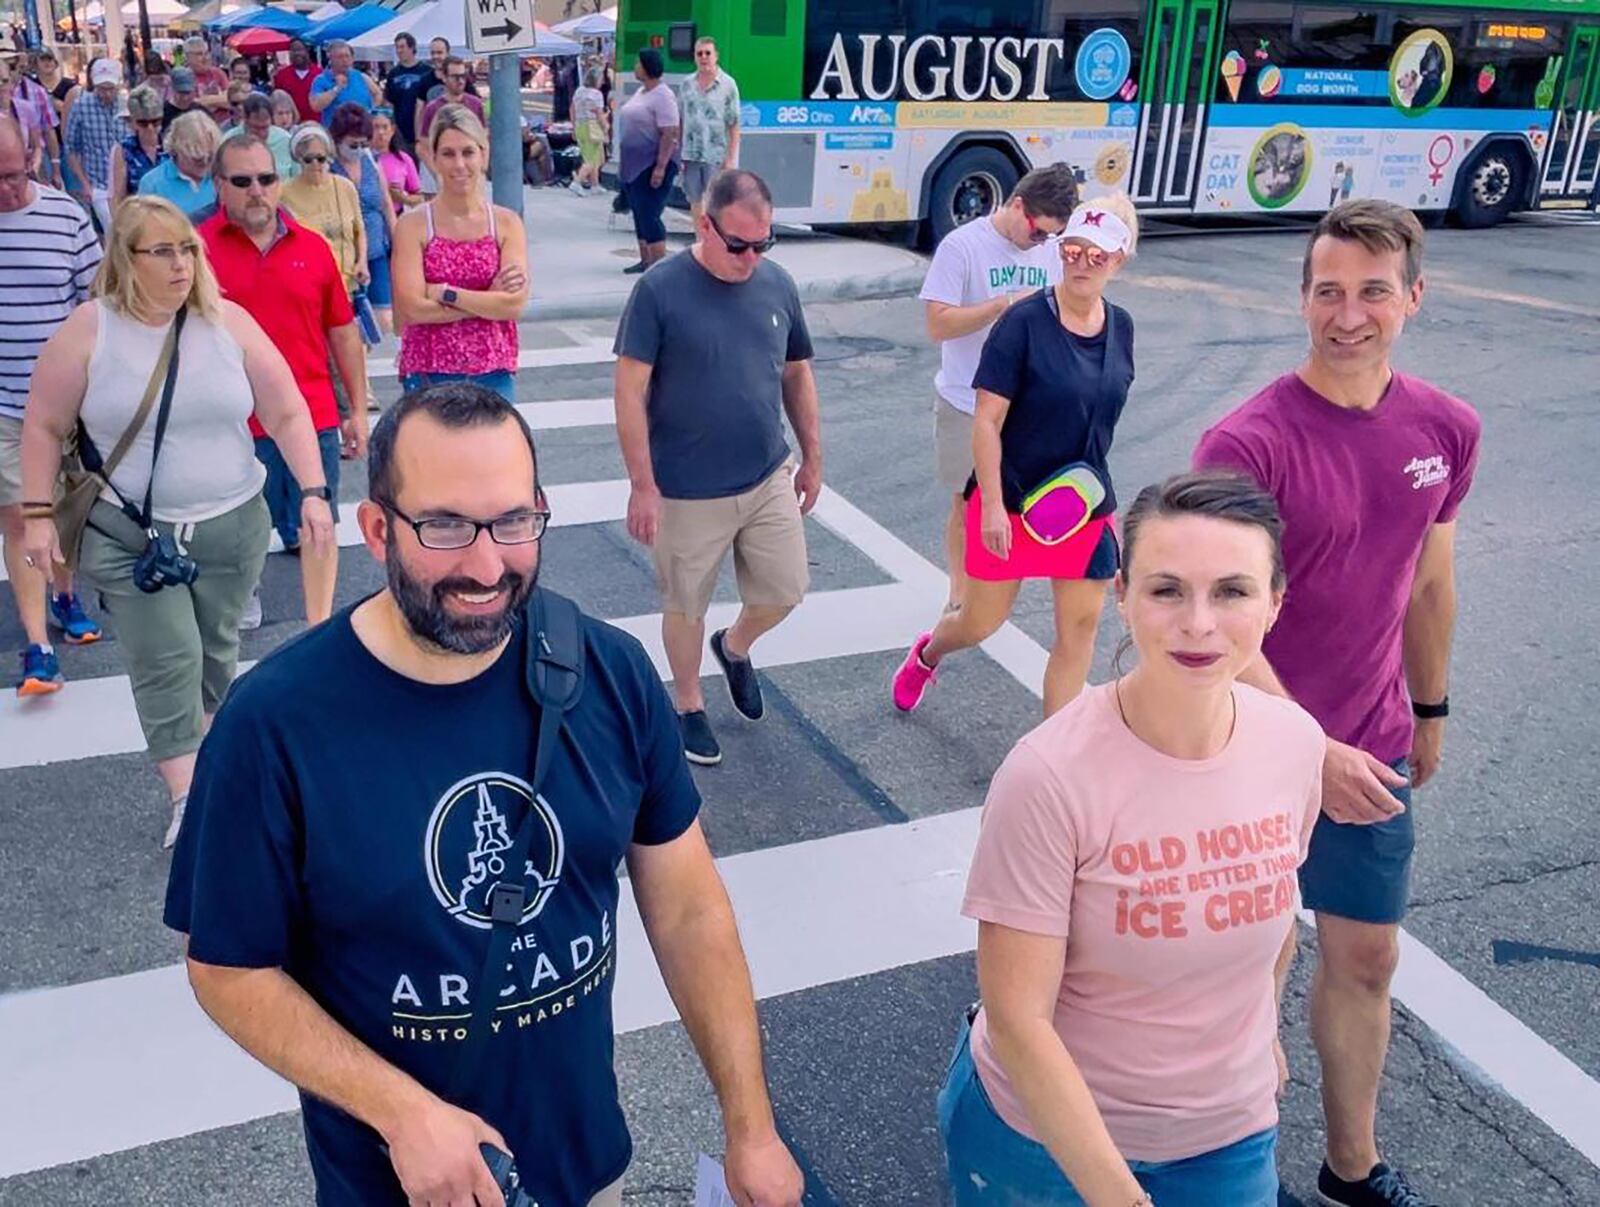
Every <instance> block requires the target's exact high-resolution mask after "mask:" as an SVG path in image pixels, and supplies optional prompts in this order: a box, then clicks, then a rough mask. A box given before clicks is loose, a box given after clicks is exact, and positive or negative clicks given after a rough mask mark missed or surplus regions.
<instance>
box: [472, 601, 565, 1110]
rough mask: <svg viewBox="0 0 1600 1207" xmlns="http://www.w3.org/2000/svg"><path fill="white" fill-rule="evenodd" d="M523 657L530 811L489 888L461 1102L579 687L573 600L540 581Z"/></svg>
mask: <svg viewBox="0 0 1600 1207" xmlns="http://www.w3.org/2000/svg"><path fill="white" fill-rule="evenodd" d="M527 632H528V645H527V662H526V666H525V668H524V676H525V680H526V683H527V687H528V692H529V694H530V695H531V696H532V697H533V699H534V702H535V703H536V704H538V705H539V737H538V741H537V743H536V744H535V746H534V754H533V774H532V775H531V776H530V777H529V784H528V788H529V792H530V794H531V799H530V800H529V801H528V808H527V811H526V812H525V813H524V814H523V816H522V822H521V823H520V824H519V825H518V826H517V832H516V835H515V836H514V837H513V838H512V840H511V846H510V849H509V850H507V852H506V854H505V868H506V874H507V875H508V876H510V877H512V878H513V879H511V880H509V881H507V880H501V881H498V882H497V883H496V884H495V885H494V886H493V887H492V888H490V890H489V916H490V918H491V920H492V923H493V928H494V929H493V933H492V934H491V935H490V936H489V950H488V953H487V954H486V955H485V956H484V960H483V971H482V972H481V973H480V974H479V976H478V980H477V983H476V985H475V987H474V989H473V993H472V1017H471V1020H470V1021H469V1022H468V1024H467V1038H466V1039H465V1040H463V1041H462V1044H461V1050H460V1054H459V1055H458V1056H457V1057H456V1063H455V1068H454V1069H453V1070H452V1071H451V1076H450V1088H449V1093H448V1094H447V1095H446V1098H447V1099H448V1100H449V1101H451V1102H455V1103H457V1104H459V1103H460V1102H461V1101H462V1099H463V1096H464V1095H465V1093H466V1091H467V1090H468V1089H469V1088H470V1087H471V1086H472V1082H473V1078H474V1076H475V1075H476V1073H477V1070H478V1065H479V1064H480V1063H481V1062H482V1060H483V1053H484V1045H485V1044H486V1043H487V1042H488V1039H489V1036H490V1034H492V1032H493V1025H492V1024H493V1017H494V1012H495V1005H496V1003H497V1002H498V1001H499V999H500V997H501V987H502V985H503V983H504V980H505V970H506V966H507V965H506V960H507V957H508V956H510V954H511V942H512V940H513V939H515V938H516V935H517V931H518V929H519V928H520V927H521V925H522V921H523V918H522V915H523V911H524V910H525V909H527V905H528V885H527V873H526V868H527V862H528V851H529V848H530V847H531V846H532V845H533V833H534V828H535V825H536V823H537V821H538V815H539V808H538V803H537V802H538V797H539V788H540V786H541V785H542V784H543V783H544V778H545V775H546V774H547V773H548V772H549V770H550V762H551V760H552V759H553V758H554V757H555V750H556V741H557V739H558V737H559V736H560V733H561V727H562V723H563V721H564V720H565V718H566V714H567V713H568V712H570V711H571V710H572V708H573V707H574V706H575V705H576V704H577V702H578V697H579V695H580V694H581V693H582V691H583V634H582V632H581V630H580V627H579V613H578V606H577V604H575V603H573V602H572V601H571V600H570V599H568V598H566V597H565V596H564V595H557V594H556V593H555V592H553V591H546V590H544V589H543V588H540V589H538V590H535V591H534V593H533V597H532V598H531V599H530V600H529V601H528V606H527Z"/></svg>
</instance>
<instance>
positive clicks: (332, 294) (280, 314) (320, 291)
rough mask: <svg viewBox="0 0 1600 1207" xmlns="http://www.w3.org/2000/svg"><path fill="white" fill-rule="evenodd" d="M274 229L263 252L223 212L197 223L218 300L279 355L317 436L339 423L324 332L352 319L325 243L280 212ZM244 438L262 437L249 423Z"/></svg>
mask: <svg viewBox="0 0 1600 1207" xmlns="http://www.w3.org/2000/svg"><path fill="white" fill-rule="evenodd" d="M278 232H279V233H278V237H277V239H275V240H274V241H273V243H272V245H271V246H270V247H268V248H267V250H266V251H264V252H263V251H258V250H257V249H256V245H255V243H253V242H252V241H251V239H250V236H249V235H247V234H245V233H244V231H242V230H240V229H239V228H238V227H237V226H235V225H234V224H233V223H231V222H229V221H228V215H227V214H226V213H224V212H223V211H221V210H218V211H217V212H216V213H215V214H213V215H211V217H209V218H207V219H206V220H205V221H204V222H202V223H201V224H200V237H201V238H202V239H204V240H205V244H206V255H207V256H208V257H209V258H210V260H211V269H212V271H213V272H215V273H216V274H217V284H218V285H220V286H221V287H222V296H223V297H225V298H227V299H228V300H229V301H230V302H237V303H238V304H239V305H240V306H242V307H244V309H245V310H246V311H248V312H249V314H250V317H251V318H253V319H255V321H256V322H258V323H260V324H261V329H262V330H263V331H265V332H266V333H267V338H268V339H270V340H271V341H272V342H273V343H274V344H275V345H276V346H277V349H278V351H279V352H281V353H283V359H284V360H286V361H288V362H289V368H290V370H291V371H292V372H293V373H294V379H295V382H296V383H297V384H298V385H299V386H300V392H301V393H302V394H304V395H305V398H306V405H307V406H308V407H309V408H310V410H311V422H312V424H313V425H314V426H315V427H316V429H317V431H319V432H323V431H327V430H328V429H329V428H336V427H338V426H339V404H338V403H337V402H336V401H335V400H334V397H333V375H332V373H331V371H330V369H329V359H328V358H329V353H328V332H329V331H331V330H333V329H334V328H335V327H343V326H345V325H346V324H348V323H351V322H354V321H355V312H354V311H353V310H352V309H351V308H350V297H349V295H348V294H346V293H345V291H344V278H343V277H341V276H340V275H339V266H338V264H336V263H335V262H334V259H333V249H332V248H330V247H329V246H328V241H327V240H326V239H324V238H323V237H322V236H321V235H319V234H317V232H315V231H312V230H307V229H306V228H305V227H303V226H301V225H300V224H299V223H298V222H296V221H295V220H294V219H293V218H291V217H289V215H288V213H287V212H286V211H284V210H279V211H278ZM250 434H251V435H253V436H258V437H259V436H265V435H266V434H267V433H266V431H265V430H264V429H263V428H262V427H261V425H260V424H258V423H257V422H256V421H255V419H253V418H252V419H251V420H250Z"/></svg>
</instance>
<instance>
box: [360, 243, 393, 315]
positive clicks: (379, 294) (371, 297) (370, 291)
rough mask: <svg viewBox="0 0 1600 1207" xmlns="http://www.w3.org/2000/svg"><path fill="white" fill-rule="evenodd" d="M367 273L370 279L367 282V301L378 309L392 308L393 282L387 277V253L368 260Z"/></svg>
mask: <svg viewBox="0 0 1600 1207" xmlns="http://www.w3.org/2000/svg"><path fill="white" fill-rule="evenodd" d="M367 272H368V274H370V276H371V278H372V279H371V280H370V281H368V282H367V301H369V302H371V303H372V304H373V305H374V306H379V307H389V306H393V305H394V282H393V278H392V277H391V276H390V275H389V253H388V252H384V253H383V255H381V256H374V257H373V258H372V259H370V260H368V261H367Z"/></svg>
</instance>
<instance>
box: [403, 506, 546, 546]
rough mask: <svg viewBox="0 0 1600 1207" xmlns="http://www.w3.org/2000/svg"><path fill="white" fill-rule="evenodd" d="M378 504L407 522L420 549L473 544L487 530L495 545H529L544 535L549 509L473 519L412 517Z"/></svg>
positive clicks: (459, 517)
mask: <svg viewBox="0 0 1600 1207" xmlns="http://www.w3.org/2000/svg"><path fill="white" fill-rule="evenodd" d="M377 502H378V506H379V507H382V508H383V509H384V510H385V511H388V512H392V513H393V514H394V516H395V518H396V519H399V520H404V521H405V522H406V523H407V524H409V525H411V531H412V532H415V533H416V534H417V542H418V543H419V544H420V545H421V546H422V547H423V548H424V549H465V548H467V547H468V546H469V545H473V544H476V543H477V540H478V534H479V533H480V532H482V531H483V530H484V529H486V528H487V529H488V530H489V539H490V540H492V541H493V542H494V543H495V544H496V545H531V544H533V542H534V541H536V540H538V539H539V538H540V537H542V536H543V535H544V530H545V528H546V527H548V526H549V524H550V512H549V511H548V510H541V511H514V512H512V513H511V514H510V515H503V516H496V517H495V518H494V519H492V520H473V519H468V518H467V517H466V516H460V515H441V516H428V517H427V518H426V519H421V520H414V519H412V518H411V517H410V516H408V515H407V514H406V513H405V512H403V511H401V510H400V509H399V508H398V507H396V506H395V505H394V504H393V503H385V502H383V501H382V500H381V499H380V500H378V501H377Z"/></svg>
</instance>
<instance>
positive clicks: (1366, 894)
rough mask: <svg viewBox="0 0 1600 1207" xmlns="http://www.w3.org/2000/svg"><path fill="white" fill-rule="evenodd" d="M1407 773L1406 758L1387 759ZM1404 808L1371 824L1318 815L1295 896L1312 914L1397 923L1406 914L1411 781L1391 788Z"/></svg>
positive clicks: (1411, 843) (1411, 844) (1411, 833)
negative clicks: (1298, 888) (1362, 824)
mask: <svg viewBox="0 0 1600 1207" xmlns="http://www.w3.org/2000/svg"><path fill="white" fill-rule="evenodd" d="M1390 766H1392V767H1393V768H1394V769H1395V770H1396V771H1398V772H1399V773H1400V774H1401V775H1405V776H1409V775H1410V768H1409V766H1408V765H1407V763H1406V760H1405V759H1398V760H1396V761H1395V762H1393V763H1391V764H1390ZM1390 791H1391V792H1393V793H1394V795H1395V798H1396V799H1397V800H1398V801H1400V803H1401V804H1403V805H1404V806H1405V807H1406V810H1405V812H1404V813H1400V814H1397V815H1396V816H1394V817H1391V818H1390V819H1389V820H1388V821H1380V822H1377V823H1375V824H1373V825H1370V826H1360V825H1352V824H1350V823H1348V822H1338V821H1334V820H1333V819H1332V818H1331V817H1329V816H1328V815H1327V814H1326V813H1322V814H1319V815H1318V817H1317V825H1316V828H1315V829H1314V830H1312V832H1311V848H1310V850H1309V851H1307V852H1306V861H1305V862H1304V863H1303V864H1301V865H1300V897H1301V900H1302V901H1304V903H1305V907H1306V908H1307V909H1309V910H1311V911H1313V912H1314V913H1319V914H1332V915H1333V916H1334V917H1336V918H1349V919H1351V920H1352V921H1354V922H1373V923H1380V924H1389V923H1396V922H1399V921H1401V920H1402V919H1403V918H1404V917H1405V916H1406V904H1407V902H1408V901H1409V900H1410V896H1411V853H1412V851H1413V850H1414V849H1415V848H1416V830H1415V828H1414V826H1413V824H1412V820H1411V785H1410V784H1409V783H1407V784H1404V785H1402V786H1401V787H1399V788H1391V789H1390Z"/></svg>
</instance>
